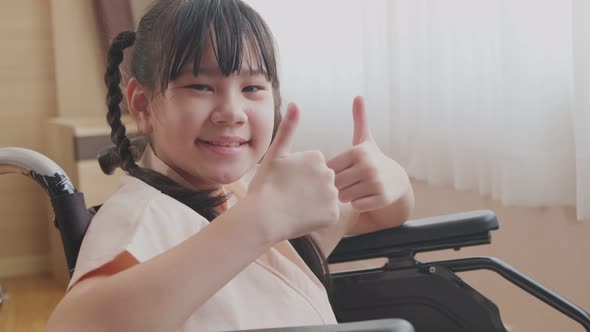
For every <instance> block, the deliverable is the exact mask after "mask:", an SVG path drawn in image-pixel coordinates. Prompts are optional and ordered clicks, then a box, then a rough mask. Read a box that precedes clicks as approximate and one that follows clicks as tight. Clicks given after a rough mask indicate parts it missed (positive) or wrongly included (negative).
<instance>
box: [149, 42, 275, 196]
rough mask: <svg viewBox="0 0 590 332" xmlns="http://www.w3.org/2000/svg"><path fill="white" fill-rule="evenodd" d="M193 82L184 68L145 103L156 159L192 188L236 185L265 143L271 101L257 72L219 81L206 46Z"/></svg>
mask: <svg viewBox="0 0 590 332" xmlns="http://www.w3.org/2000/svg"><path fill="white" fill-rule="evenodd" d="M206 45H209V47H206V48H205V49H203V54H202V57H201V64H200V67H199V74H198V76H196V77H195V76H194V75H193V69H192V67H191V68H184V69H183V72H182V74H181V75H180V76H179V77H178V78H177V79H176V80H174V81H171V82H170V84H169V85H168V88H167V89H166V90H165V91H164V93H163V94H162V95H160V96H157V97H156V98H154V99H153V100H152V101H151V105H150V108H151V109H150V116H149V121H150V125H151V128H152V130H151V142H152V146H153V148H154V150H155V153H156V155H157V156H158V157H159V158H160V159H162V161H164V162H165V163H166V164H167V165H168V166H169V167H171V168H172V169H173V170H175V171H176V172H177V173H179V174H180V175H181V176H182V177H184V178H185V179H186V180H187V181H189V182H190V183H191V184H192V185H193V186H195V187H197V188H199V189H203V188H214V187H218V186H220V185H222V184H228V183H232V182H235V181H237V180H239V179H240V178H241V177H242V176H243V175H244V174H245V173H246V172H248V171H249V170H250V169H251V168H252V167H253V166H254V165H255V164H256V163H257V162H258V161H259V160H260V159H261V158H262V156H263V155H264V153H265V152H266V150H267V148H268V146H269V145H270V142H271V136H272V131H273V123H274V99H273V91H272V86H271V82H269V81H268V80H267V78H266V76H265V74H264V73H263V72H261V69H262V68H251V67H250V66H249V65H248V63H249V62H248V61H243V62H242V63H243V65H242V69H241V71H239V72H235V73H233V74H231V75H230V76H225V75H223V74H222V72H221V71H220V69H219V66H218V64H217V61H216V58H215V54H214V51H213V48H212V47H211V46H210V45H211V43H210V42H209V41H207V42H206Z"/></svg>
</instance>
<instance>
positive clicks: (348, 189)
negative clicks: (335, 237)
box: [328, 97, 409, 212]
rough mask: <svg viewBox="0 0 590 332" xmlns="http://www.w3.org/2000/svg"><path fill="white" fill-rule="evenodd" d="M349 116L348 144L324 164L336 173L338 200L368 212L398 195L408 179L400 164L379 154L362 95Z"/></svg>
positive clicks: (404, 190) (401, 192)
mask: <svg viewBox="0 0 590 332" xmlns="http://www.w3.org/2000/svg"><path fill="white" fill-rule="evenodd" d="M352 117H353V121H354V134H353V139H352V148H350V149H348V150H346V151H344V152H342V153H340V154H339V155H337V156H336V157H334V158H332V159H330V160H329V161H328V167H329V168H331V169H332V170H334V172H335V173H336V178H335V185H336V187H337V188H338V191H339V194H338V197H339V199H340V201H341V202H343V203H348V202H350V204H351V206H352V208H353V209H355V210H356V211H357V212H369V211H373V210H377V209H380V208H383V207H386V206H388V205H390V204H392V203H393V202H395V201H397V200H398V199H400V198H401V197H402V196H403V195H404V194H405V193H406V192H407V190H408V189H407V187H408V183H409V181H408V176H407V174H406V172H405V171H404V170H403V168H402V167H401V166H400V165H399V164H398V163H396V162H395V161H394V160H392V159H390V158H389V157H387V156H386V155H385V154H383V152H381V150H380V149H379V147H378V146H377V144H376V143H375V141H374V140H373V136H372V135H371V131H370V129H369V124H368V121H367V114H366V111H365V105H364V101H363V98H362V97H356V98H355V99H354V102H353V105H352Z"/></svg>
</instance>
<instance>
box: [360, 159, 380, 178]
mask: <svg viewBox="0 0 590 332" xmlns="http://www.w3.org/2000/svg"><path fill="white" fill-rule="evenodd" d="M362 171H363V173H365V174H366V176H367V177H369V178H371V179H375V178H377V177H378V176H379V169H377V166H375V165H372V164H370V163H366V164H365V165H363V167H362Z"/></svg>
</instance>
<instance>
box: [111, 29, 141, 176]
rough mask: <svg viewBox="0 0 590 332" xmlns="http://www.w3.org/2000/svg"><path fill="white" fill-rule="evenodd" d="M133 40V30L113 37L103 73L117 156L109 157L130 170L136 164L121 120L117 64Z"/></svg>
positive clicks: (119, 71) (121, 60) (121, 94)
mask: <svg viewBox="0 0 590 332" xmlns="http://www.w3.org/2000/svg"><path fill="white" fill-rule="evenodd" d="M134 42H135V32H133V31H124V32H121V33H120V34H118V35H117V37H115V39H113V42H112V44H111V48H110V49H109V53H108V58H107V70H106V72H105V75H104V82H105V84H106V86H107V107H108V112H107V122H108V123H109V125H110V126H111V141H113V143H114V144H115V146H116V147H117V152H118V153H117V155H118V157H119V158H111V161H112V162H113V163H117V164H118V166H120V167H121V168H122V169H123V170H125V171H128V172H129V171H131V170H132V169H133V168H136V167H137V165H136V164H135V161H134V160H133V155H132V153H131V150H130V148H131V142H130V141H129V138H128V137H127V136H126V135H125V131H126V129H125V125H123V123H122V122H121V108H120V106H119V104H120V103H121V101H122V100H123V93H122V92H121V87H120V86H119V84H120V83H121V70H120V69H119V65H120V64H121V63H122V62H123V50H124V49H126V48H127V47H130V46H131V45H133V43H134Z"/></svg>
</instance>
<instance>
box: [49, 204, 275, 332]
mask: <svg viewBox="0 0 590 332" xmlns="http://www.w3.org/2000/svg"><path fill="white" fill-rule="evenodd" d="M251 212H252V211H251V210H249V208H248V206H247V204H240V203H238V204H237V205H236V206H235V207H234V208H232V209H230V210H228V211H227V212H226V213H224V214H223V215H221V216H220V217H218V218H217V219H216V220H215V221H214V222H213V223H211V224H210V225H209V226H207V227H205V228H204V229H203V230H202V231H201V232H199V233H198V234H196V235H195V236H193V237H191V238H189V239H188V240H186V241H184V242H183V243H181V244H179V245H178V246H176V247H174V248H173V249H171V250H169V251H167V252H165V253H163V254H161V255H159V256H157V257H155V258H153V259H151V260H149V261H147V262H144V263H142V264H138V265H135V266H134V267H132V268H129V269H127V270H124V271H122V272H120V273H117V274H115V275H113V276H111V277H108V278H104V279H103V280H100V281H99V282H97V283H96V284H95V285H94V286H93V287H92V288H90V289H88V290H87V291H85V292H84V293H80V294H76V295H80V296H71V297H69V298H68V297H67V296H66V298H64V300H63V301H62V303H61V304H60V305H59V307H58V308H57V309H56V312H55V313H54V315H53V316H52V319H51V320H50V322H49V324H48V331H145V332H150V331H154V332H155V331H158V332H160V331H175V330H177V329H178V328H179V327H180V326H181V325H182V323H183V322H185V321H186V319H188V317H189V316H190V315H191V313H193V312H194V311H195V310H196V309H197V308H198V307H199V306H200V305H202V304H203V303H204V302H206V301H207V300H208V299H209V298H210V297H211V296H212V295H213V294H215V293H216V292H217V291H218V290H219V289H221V288H222V287H223V286H224V285H225V284H226V283H227V282H229V281H230V280H231V279H232V278H233V277H235V276H236V275H237V274H238V273H239V272H240V271H242V270H243V269H244V268H245V267H246V266H247V265H249V264H250V263H251V262H252V261H254V260H255V259H256V258H258V257H259V256H260V255H262V254H263V253H264V252H265V251H266V250H268V249H269V248H270V247H271V246H272V241H271V240H270V239H268V238H265V235H264V233H262V232H259V230H257V229H256V228H255V227H252V225H253V224H254V223H252V222H249V221H250V220H246V219H245V218H248V217H251V218H255V217H256V215H255V214H252V213H251ZM73 291H75V288H74V289H73V290H72V292H73ZM72 292H70V293H72Z"/></svg>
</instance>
